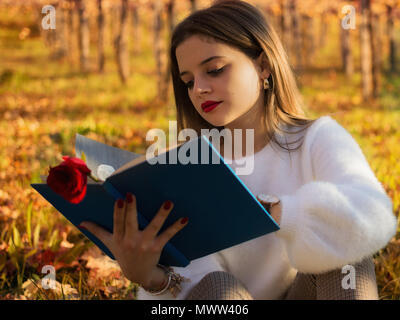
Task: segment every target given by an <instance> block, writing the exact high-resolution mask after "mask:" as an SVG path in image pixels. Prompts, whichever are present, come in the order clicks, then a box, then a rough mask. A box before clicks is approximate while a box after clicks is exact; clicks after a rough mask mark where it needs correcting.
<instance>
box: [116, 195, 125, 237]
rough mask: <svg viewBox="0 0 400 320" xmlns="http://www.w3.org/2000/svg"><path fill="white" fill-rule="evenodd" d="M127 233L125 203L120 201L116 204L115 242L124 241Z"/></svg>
mask: <svg viewBox="0 0 400 320" xmlns="http://www.w3.org/2000/svg"><path fill="white" fill-rule="evenodd" d="M124 233H125V201H124V200H123V199H118V200H117V201H115V203H114V226H113V234H114V237H115V240H117V241H120V240H122V239H123V237H124Z"/></svg>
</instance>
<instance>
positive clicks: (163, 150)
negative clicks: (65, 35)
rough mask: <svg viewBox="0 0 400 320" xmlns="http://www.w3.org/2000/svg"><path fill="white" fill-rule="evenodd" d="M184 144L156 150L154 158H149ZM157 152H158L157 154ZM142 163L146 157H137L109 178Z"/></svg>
mask: <svg viewBox="0 0 400 320" xmlns="http://www.w3.org/2000/svg"><path fill="white" fill-rule="evenodd" d="M184 143H186V142H181V143H178V144H176V145H173V146H171V147H168V148H158V149H156V151H155V152H154V153H155V156H154V157H151V158H156V157H158V156H159V155H161V154H163V153H165V152H168V151H169V150H172V149H174V148H178V147H179V146H180V145H182V144H184ZM157 151H158V152H157ZM144 161H147V159H146V155H143V156H140V157H137V158H135V159H133V160H132V161H130V162H128V163H126V164H125V165H123V166H122V167H120V168H119V169H118V170H115V171H114V172H113V173H112V174H111V175H110V177H111V176H114V175H116V174H118V173H121V172H123V171H125V170H126V169H128V168H132V167H134V166H136V165H137V164H139V163H142V162H144Z"/></svg>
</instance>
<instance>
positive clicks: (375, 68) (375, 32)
mask: <svg viewBox="0 0 400 320" xmlns="http://www.w3.org/2000/svg"><path fill="white" fill-rule="evenodd" d="M370 20H371V23H370V33H371V46H372V93H373V96H374V98H377V97H378V95H379V89H380V82H381V79H380V76H381V50H382V43H381V36H380V34H381V30H380V19H379V15H378V14H374V13H372V10H371V11H370Z"/></svg>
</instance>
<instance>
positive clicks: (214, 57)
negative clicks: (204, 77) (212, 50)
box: [179, 56, 224, 77]
mask: <svg viewBox="0 0 400 320" xmlns="http://www.w3.org/2000/svg"><path fill="white" fill-rule="evenodd" d="M216 58H224V56H212V57H209V58H207V59H205V60H203V61H202V62H200V63H199V66H201V65H203V64H205V63H207V62H209V61H211V60H213V59H216ZM186 73H188V72H187V71H182V72H181V73H180V74H179V76H181V77H182V76H183V75H184V74H186Z"/></svg>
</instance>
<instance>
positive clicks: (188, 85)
mask: <svg viewBox="0 0 400 320" xmlns="http://www.w3.org/2000/svg"><path fill="white" fill-rule="evenodd" d="M185 85H186V87H187V88H189V89H190V88H191V87H193V81H189V82H187V83H185Z"/></svg>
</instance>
